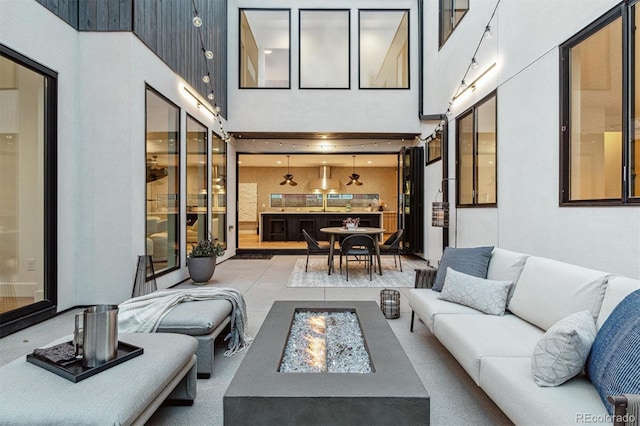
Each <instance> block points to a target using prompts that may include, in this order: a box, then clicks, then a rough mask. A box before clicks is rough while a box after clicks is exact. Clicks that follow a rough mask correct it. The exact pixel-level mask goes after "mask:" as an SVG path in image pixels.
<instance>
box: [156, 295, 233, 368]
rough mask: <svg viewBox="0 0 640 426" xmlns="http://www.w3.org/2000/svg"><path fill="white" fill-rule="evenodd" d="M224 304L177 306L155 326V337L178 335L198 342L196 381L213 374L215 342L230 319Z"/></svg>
mask: <svg viewBox="0 0 640 426" xmlns="http://www.w3.org/2000/svg"><path fill="white" fill-rule="evenodd" d="M231 309H232V305H231V303H230V302H229V301H227V300H198V301H192V302H186V303H179V304H177V305H176V306H175V307H174V308H172V309H171V312H169V313H168V314H167V315H166V316H165V317H164V318H163V319H162V321H160V324H159V325H158V329H157V332H158V333H180V334H187V335H190V336H193V337H195V338H196V339H197V340H198V350H197V352H196V355H197V357H198V378H204V379H206V378H209V377H211V374H213V357H214V340H215V338H216V337H217V336H218V335H219V334H220V333H221V332H222V330H224V329H225V327H226V326H227V324H229V321H230V319H231V317H230V315H231Z"/></svg>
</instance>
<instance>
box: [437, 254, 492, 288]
mask: <svg viewBox="0 0 640 426" xmlns="http://www.w3.org/2000/svg"><path fill="white" fill-rule="evenodd" d="M492 250H493V247H475V248H452V247H447V248H445V249H444V253H442V259H441V260H440V266H438V272H437V273H436V279H435V281H434V282H433V288H432V290H434V291H442V286H443V285H444V277H445V275H446V274H447V268H451V269H455V270H456V271H458V272H462V273H463V274H467V275H473V276H474V277H480V278H487V269H488V267H489V259H491V251H492Z"/></svg>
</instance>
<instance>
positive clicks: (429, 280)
mask: <svg viewBox="0 0 640 426" xmlns="http://www.w3.org/2000/svg"><path fill="white" fill-rule="evenodd" d="M415 271H416V282H415V284H414V288H431V287H433V282H434V281H435V279H436V273H437V272H438V270H437V269H436V268H431V267H427V268H415Z"/></svg>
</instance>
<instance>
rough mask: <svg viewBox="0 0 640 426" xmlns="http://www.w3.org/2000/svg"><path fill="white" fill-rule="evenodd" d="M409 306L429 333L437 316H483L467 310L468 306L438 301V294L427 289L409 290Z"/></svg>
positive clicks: (472, 310)
mask: <svg viewBox="0 0 640 426" xmlns="http://www.w3.org/2000/svg"><path fill="white" fill-rule="evenodd" d="M409 306H411V309H412V310H413V311H415V313H416V314H418V317H420V319H421V320H422V322H424V324H425V325H426V326H427V328H428V329H429V330H430V331H431V332H433V321H434V318H435V317H436V316H437V315H441V314H445V315H449V314H475V315H483V314H482V312H480V311H478V310H475V309H473V308H469V307H468V306H464V305H459V304H457V303H453V302H447V301H446V300H442V299H440V293H438V292H437V291H433V290H431V289H428V288H414V289H411V290H409Z"/></svg>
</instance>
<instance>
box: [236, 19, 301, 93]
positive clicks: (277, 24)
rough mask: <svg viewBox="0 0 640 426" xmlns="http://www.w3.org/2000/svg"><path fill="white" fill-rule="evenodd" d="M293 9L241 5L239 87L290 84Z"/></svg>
mask: <svg viewBox="0 0 640 426" xmlns="http://www.w3.org/2000/svg"><path fill="white" fill-rule="evenodd" d="M290 39H291V11H290V10H289V9H240V40H239V43H238V44H239V48H240V76H239V82H240V88H241V89H251V88H260V89H270V88H271V89H289V88H290V87H291V82H290V75H291V53H290V45H291V40H290Z"/></svg>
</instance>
